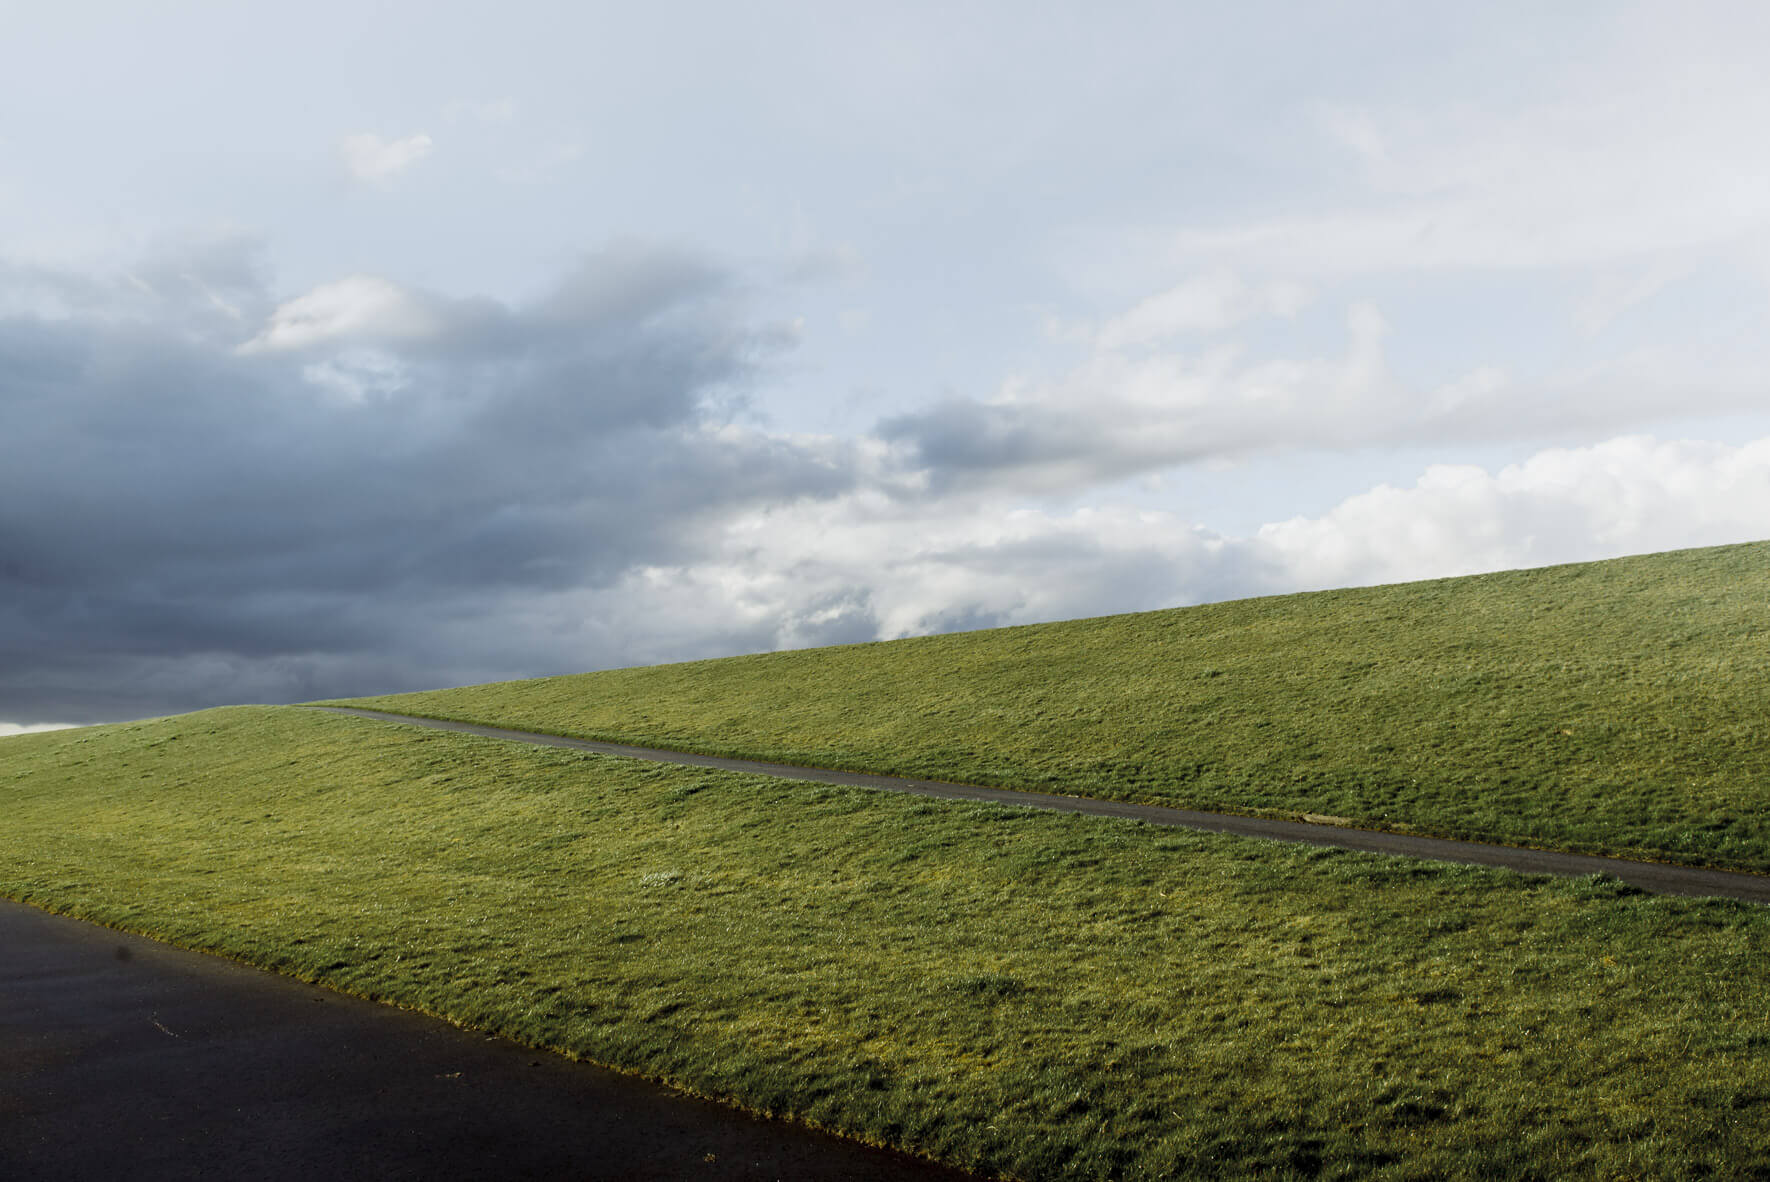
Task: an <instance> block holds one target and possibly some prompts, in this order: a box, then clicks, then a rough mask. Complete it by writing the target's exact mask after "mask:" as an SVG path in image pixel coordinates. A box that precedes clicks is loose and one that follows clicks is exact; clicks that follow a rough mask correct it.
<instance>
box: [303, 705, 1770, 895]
mask: <svg viewBox="0 0 1770 1182" xmlns="http://www.w3.org/2000/svg"><path fill="white" fill-rule="evenodd" d="M313 709H318V710H329V711H331V712H332V713H334V714H351V715H356V716H358V717H362V718H373V719H378V720H381V721H386V722H399V723H406V724H408V725H411V726H423V727H430V728H432V729H435V730H445V731H461V732H464V733H466V734H470V735H485V736H487V737H489V738H493V739H509V740H511V741H513V742H519V743H534V744H538V745H541V746H546V747H569V748H573V749H576V750H579V751H597V752H601V753H602V754H604V755H622V756H626V757H628V758H630V759H647V760H652V761H654V762H658V763H678V764H688V765H691V766H694V767H712V768H723V769H725V770H727V771H735V772H756V773H760V774H761V775H765V776H781V777H783V778H786V779H791V780H811V781H814V782H816V783H820V784H846V785H851V786H854V787H859V788H879V789H883V790H885V791H889V792H913V793H916V794H918V795H921V796H934V797H939V798H941V799H944V800H980V801H988V802H990V803H993V804H1007V805H1019V806H1023V807H1027V808H1040V809H1052V810H1055V811H1057V812H1067V813H1086V814H1088V815H1090V816H1096V817H1122V818H1129V819H1131V820H1137V821H1148V822H1149V823H1151V824H1154V825H1175V826H1179V827H1181V828H1185V829H1200V830H1204V831H1206V832H1210V833H1236V834H1241V835H1242V836H1245V837H1264V838H1271V839H1274V840H1277V841H1296V842H1302V843H1304V844H1306V845H1316V846H1330V847H1335V848H1338V849H1347V850H1364V851H1366V852H1368V853H1375V854H1394V855H1399V856H1402V857H1408V858H1426V859H1430V860H1433V861H1439V862H1463V863H1468V864H1471V865H1476V866H1497V867H1501V868H1502V869H1506V870H1517V871H1521V872H1523V873H1526V874H1560V875H1569V876H1573V877H1579V876H1582V875H1587V874H1609V875H1614V876H1615V877H1617V878H1620V879H1622V880H1623V881H1624V882H1626V883H1629V884H1630V885H1632V886H1636V887H1639V888H1641V889H1642V890H1644V891H1651V892H1653V893H1655V894H1661V895H1695V896H1704V897H1715V898H1727V899H1743V900H1745V901H1747V902H1750V903H1759V904H1770V875H1761V874H1744V873H1739V872H1736V871H1729V870H1704V869H1699V868H1697V867H1691V866H1672V865H1667V864H1665V863H1661V862H1636V861H1631V860H1629V859H1626V858H1603V857H1596V856H1593V855H1589V854H1563V853H1556V852H1553V851H1550V850H1531V849H1520V848H1517V847H1514V846H1505V845H1489V844H1487V843H1485V842H1475V841H1449V840H1446V839H1444V838H1439V837H1415V836H1412V835H1409V834H1405V833H1382V832H1377V831H1374V830H1369V829H1349V828H1345V827H1343V826H1338V825H1331V824H1311V823H1309V822H1307V821H1280V820H1271V819H1267V818H1263V817H1238V816H1234V815H1231V814H1227V813H1205V812H1197V811H1194V810H1192V809H1172V808H1163V807H1161V806H1159V805H1148V804H1127V803H1124V802H1122V801H1116V800H1096V799H1092V798H1089V797H1083V796H1058V795H1056V794H1053V793H1048V792H1018V791H1015V790H1013V789H1008V788H980V787H977V786H975V785H969V784H948V783H944V782H942V781H939V780H916V779H908V778H905V777H901V776H875V775H869V774H866V773H862V772H839V771H829V770H826V769H822V768H805V767H794V766H792V765H790V764H784V763H763V762H760V761H758V760H753V759H727V758H723V757H721V756H714V755H693V754H688V753H685V752H680V751H660V750H657V749H655V748H651V747H629V746H625V745H623V744H620V743H598V742H593V741H591V740H589V739H568V738H564V737H561V736H559V735H542V734H535V733H534V732H531V731H517V730H508V729H506V728H504V727H496V726H481V725H479V724H477V723H470V722H445V721H441V720H438V719H433V718H413V717H410V716H408V715H404V714H389V713H387V712H386V711H382V710H363V709H359V708H357V707H354V706H318V707H313Z"/></svg>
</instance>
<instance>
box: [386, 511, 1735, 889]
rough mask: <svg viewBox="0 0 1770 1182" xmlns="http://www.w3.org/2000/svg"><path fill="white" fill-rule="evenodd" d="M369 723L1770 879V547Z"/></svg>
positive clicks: (629, 677) (436, 705)
mask: <svg viewBox="0 0 1770 1182" xmlns="http://www.w3.org/2000/svg"><path fill="white" fill-rule="evenodd" d="M356 704H359V705H367V706H376V707H379V708H382V709H386V710H394V711H403V712H406V713H413V714H424V715H430V716H434V717H441V718H454V719H467V720H473V721H480V722H491V723H498V724H503V725H508V726H515V727H523V728H529V729H535V730H544V731H550V732H554V733H559V734H570V735H579V736H584V737H589V738H599V739H611V740H621V741H626V742H632V743H640V744H649V745H655V746H661V747H670V748H676V749H680V750H692V751H702V752H710V753H715V754H727V755H743V756H752V757H758V758H764V759H771V760H777V761H782V762H789V763H800V764H808V765H818V766H827V767H839V768H847V769H852V770H866V771H876V772H896V773H903V774H908V775H915V776H923V777H930V778H940V779H948V780H958V781H966V782H972V783H979V784H992V785H1001V786H1009V787H1017V788H1033V789H1043V790H1047V791H1053V792H1064V793H1073V794H1079V795H1092V796H1105V797H1114V798H1119V799H1126V800H1140V801H1149V802H1155V803H1161V804H1172V805H1182V806H1187V807H1192V808H1204V809H1216V810H1222V811H1231V812H1248V813H1266V814H1279V815H1293V816H1294V815H1299V814H1326V815H1330V816H1335V817H1343V818H1347V819H1349V820H1350V821H1352V822H1353V823H1355V824H1358V825H1363V826H1367V827H1372V828H1392V829H1404V830H1414V831H1419V832H1427V833H1435V834H1441V835H1445V836H1454V837H1467V838H1477V839H1486V840H1494V841H1503V842H1512V843H1518V844H1528V845H1539V846H1546V847H1554V848H1563V849H1572V850H1583V851H1589V852H1600V853H1619V854H1626V855H1632V856H1637V857H1646V858H1651V859H1661V860H1668V861H1679V862H1688V863H1695V864H1711V865H1722V866H1730V867H1737V868H1743V869H1752V870H1759V871H1770V722H1767V721H1766V720H1767V719H1770V543H1754V544H1750V545H1741V546H1725V547H1719V548H1714V549H1704V550H1687V551H1679V552H1674V553H1668V554H1656V555H1650V556H1646V557H1638V558H1626V559H1619V560H1616V561H1611V562H1597V563H1585V564H1580V565H1573V566H1560V567H1551V568H1547V569H1541V570H1526V571H1512V572H1507V573H1503V574H1492V575H1479V576H1475V577H1471V578H1459V579H1440V580H1435V581H1431V582H1424V583H1409V584H1402V585H1396V586H1388V587H1375V588H1367V589H1358V590H1346V591H1330V592H1322V593H1316V594H1306V595H1288V596H1279V597H1273V598H1265V599H1251V600H1244V601H1240V602H1234V603H1220V604H1211V605H1207V606H1202V607H1191V608H1183V609H1178V610H1172V611H1159V612H1148V613H1142V614H1138V615H1127V616H1111V617H1105V618H1101V619H1092V620H1077V621H1072V622H1067V623H1060V624H1043V625H1036V626H1032V627H1022V628H1005V629H998V630H993V631H987V632H972V633H965V634H959V635H949V636H933V637H925V638H919V639H910V640H898V641H890V642H885V643H878V644H866V645H852V646H843V647H838V648H826V649H814V650H807V651H800V652H786V653H771V654H766V655H760V656H748V657H735V658H731V659H727V660H717V661H699V662H694V663H690V664H681V665H668V666H658V667H652V668H642V669H623V670H617V671H612V672H604V673H592V674H585V675H581V676H572V677H556V678H548V679H544V680H537V681H522V682H509V683H504V684H499V685H487V686H475V687H470V688H466V689H454V690H442V691H436V692H430V693H418V694H405V695H397V696H389V697H379V698H363V699H357V700H356Z"/></svg>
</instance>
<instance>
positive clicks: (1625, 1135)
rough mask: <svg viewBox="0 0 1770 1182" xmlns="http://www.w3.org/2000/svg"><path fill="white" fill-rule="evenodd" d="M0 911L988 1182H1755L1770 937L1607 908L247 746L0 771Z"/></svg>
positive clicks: (1246, 851) (1080, 830) (1768, 1043)
mask: <svg viewBox="0 0 1770 1182" xmlns="http://www.w3.org/2000/svg"><path fill="white" fill-rule="evenodd" d="M1241 610H1246V609H1241ZM1030 635H1031V637H1033V638H1036V637H1037V636H1038V635H1040V634H1039V633H1037V632H1035V633H1032V634H1030ZM874 651H879V652H886V653H889V652H891V651H893V649H892V648H891V647H889V646H888V647H885V648H882V649H880V650H874ZM900 651H901V650H900ZM911 651H914V647H913V646H911ZM0 893H4V894H6V895H9V896H11V897H14V898H21V899H26V900H29V901H32V902H35V903H38V904H40V905H43V906H47V907H50V908H52V909H56V910H61V911H66V912H69V913H72V914H76V915H82V916H86V917H90V918H93V919H97V920H100V921H102V922H105V923H110V924H114V925H118V926H122V927H128V928H132V929H134V930H138V931H144V932H147V933H149V934H152V935H157V936H161V937H163V938H168V939H171V940H174V941H176V942H178V943H182V944H185V945H188V946H192V947H197V948H203V949H209V950H213V951H217V952H222V953H225V954H227V955H230V956H235V957H238V958H241V959H244V960H247V961H251V962H253V963H257V964H260V965H264V966H266V967H269V968H273V969H277V970H280V971H282V972H285V973H291V974H294V975H297V976H300V977H303V978H305V979H309V980H315V981H322V982H325V983H327V984H330V985H333V986H336V987H340V988H343V989H347V990H350V991H353V992H356V993H359V994H363V995H366V996H370V997H377V998H383V999H387V1000H390V1001H394V1002H397V1003H399V1004H402V1005H406V1006H411V1007H417V1008H421V1009H425V1010H428V1011H430V1012H433V1013H437V1014H442V1015H446V1016H449V1017H451V1018H453V1019H455V1020H457V1021H459V1022H463V1023H467V1024H471V1025H474V1026H478V1027H482V1028H485V1029H488V1030H495V1031H499V1032H502V1033H504V1034H507V1035H510V1036H513V1037H515V1038H518V1039H521V1040H525V1041H528V1042H531V1043H535V1044H539V1045H545V1046H550V1047H555V1048H559V1049H561V1050H564V1051H566V1052H569V1053H571V1054H575V1055H580V1056H585V1057H588V1058H591V1059H595V1060H599V1061H602V1062H605V1063H609V1064H613V1065H616V1066H619V1067H622V1068H625V1069H627V1070H631V1071H637V1072H644V1073H646V1074H648V1075H653V1076H658V1077H661V1078H665V1079H668V1080H672V1081H675V1082H677V1083H679V1084H682V1085H685V1086H687V1087H690V1088H692V1089H694V1090H696V1091H699V1092H702V1093H706V1094H711V1095H715V1096H722V1097H727V1098H730V1099H734V1100H736V1101H737V1102H739V1103H742V1104H744V1105H747V1106H749V1107H751V1108H754V1109H758V1110H763V1111H769V1112H774V1113H778V1114H786V1115H791V1116H794V1117H796V1118H799V1119H802V1120H806V1121H811V1122H815V1123H818V1124H821V1125H825V1126H828V1127H831V1128H835V1129H839V1130H842V1131H845V1132H848V1133H850V1134H853V1135H855V1136H859V1137H863V1138H866V1139H870V1140H873V1141H877V1142H882V1143H886V1144H892V1145H898V1146H902V1147H905V1148H908V1149H911V1150H914V1151H919V1152H923V1153H927V1154H930V1155H933V1156H937V1157H940V1158H942V1159H945V1160H947V1161H951V1162H954V1163H957V1164H960V1165H966V1166H970V1167H972V1168H975V1169H979V1170H983V1171H1003V1172H1007V1173H1010V1174H1014V1175H1019V1176H1022V1177H1028V1178H1066V1177H1078V1178H1079V1177H1126V1178H1154V1177H1165V1176H1242V1175H1244V1174H1252V1173H1256V1172H1266V1173H1268V1174H1269V1176H1274V1177H1284V1176H1294V1177H1305V1176H1323V1177H1379V1178H1382V1177H1393V1178H1410V1177H1448V1176H1469V1175H1474V1174H1490V1175H1493V1176H1502V1177H1526V1176H1544V1177H1565V1176H1590V1177H1598V1176H1603V1177H1617V1176H1627V1177H1667V1178H1673V1177H1705V1176H1706V1177H1748V1176H1757V1177H1762V1176H1764V1175H1765V1173H1766V1171H1770V956H1767V955H1766V954H1767V953H1770V910H1766V909H1762V908H1753V907H1750V906H1748V905H1745V904H1739V903H1731V902H1725V901H1716V900H1711V901H1692V900H1680V899H1670V898H1654V897H1648V896H1643V895H1638V894H1633V893H1631V892H1629V891H1627V890H1626V889H1624V888H1620V887H1618V886H1616V885H1615V884H1606V883H1604V882H1602V881H1599V880H1592V881H1580V882H1570V881H1563V880H1543V879H1528V878H1524V877H1520V876H1515V875H1511V874H1506V873H1503V872H1497V871H1483V870H1477V869H1471V868H1453V867H1447V866H1440V865H1433V864H1422V863H1414V862H1408V861H1404V860H1397V859H1383V858H1378V857H1374V856H1369V855H1359V854H1352V853H1345V852H1339V851H1324V850H1307V849H1302V848H1298V847H1291V846H1284V845H1278V844H1272V843H1263V842H1257V841H1252V840H1247V839H1234V838H1221V837H1207V836H1204V835H1197V834H1187V833H1180V832H1171V831H1164V830H1160V829H1155V828H1151V827H1146V826H1142V825H1136V824H1132V823H1127V822H1118V821H1107V820H1101V819H1097V818H1085V817H1074V816H1062V815H1056V814H1048V813H1042V812H1037V811H1033V810H1009V809H1000V808H994V807H989V806H981V805H968V804H952V803H942V802H930V801H924V800H918V799H915V798H908V797H900V796H897V795H894V794H887V793H868V792H864V791H859V790H845V789H837V788H826V787H821V786H815V785H806V784H796V783H790V782H783V781H777V780H769V779H765V778H761V777H752V776H740V775H735V774H728V773H718V772H706V771H700V770H694V769H684V768H675V767H667V766H661V765H649V764H640V763H635V762H631V761H622V760H615V759H610V758H606V757H600V756H594V755H588V754H584V753H579V752H570V751H559V750H546V749H535V748H528V747H523V746H520V745H515V744H508V743H499V742H496V741H492V740H485V739H478V738H475V737H472V736H465V735H457V734H445V733H437V732H428V731H419V730H416V729H413V728H405V727H399V726H396V725H391V724H383V723H373V722H367V721H362V720H357V719H347V718H340V717H337V716H332V715H320V714H315V713H311V712H306V711H301V710H297V709H288V708H284V709H269V708H234V709H228V710H218V711H209V712H205V713H201V714H195V715H187V716H183V717H179V718H172V719H165V720H159V721H153V722H146V723H138V724H129V725H123V726H114V727H103V728H91V729H87V730H80V731H60V732H51V733H47V734H40V735H27V736H22V737H17V738H8V739H4V740H0Z"/></svg>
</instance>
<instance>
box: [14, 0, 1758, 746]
mask: <svg viewBox="0 0 1770 1182" xmlns="http://www.w3.org/2000/svg"><path fill="white" fill-rule="evenodd" d="M1107 7H1109V8H1110V11H1108V12H1105V13H1103V12H1101V11H1100V8H1101V6H1099V5H1083V4H1073V5H1041V6H1028V5H1025V4H1017V3H1015V4H1010V3H1003V4H993V3H969V4H953V3H950V2H943V3H939V4H920V3H902V2H900V3H894V4H891V5H867V6H860V5H831V4H813V3H804V4H783V3H753V4H745V5H726V4H711V3H702V4H668V3H653V4H649V5H644V6H638V5H622V6H613V5H595V4H591V5H586V4H543V3H531V2H527V0H512V2H509V3H505V4H500V5H492V6H487V5H483V4H473V5H464V4H448V3H438V2H436V0H427V2H425V3H422V4H418V3H413V4H398V3H388V4H376V5H363V4H360V3H355V2H353V3H349V4H335V3H331V2H329V0H312V2H309V3H306V4H303V5H294V6H290V5H282V6H269V5H242V4H237V3H226V4H220V3H217V4H203V3H166V4H155V5H141V4H92V3H82V2H80V0H65V2H63V3H59V4H42V3H28V4H27V3H20V2H15V0H0V28H4V30H5V31H4V34H3V35H0V416H3V417H0V734H4V733H9V732H11V731H15V730H17V729H20V728H21V727H29V726H34V725H42V724H49V723H83V722H95V721H105V720H113V719H122V718H130V717H140V716H144V715H152V714H163V713H169V712H174V711H181V710H187V709H193V708H197V707H202V706H208V705H215V704H220V703H228V702H244V701H292V700H302V699H309V698H314V697H319V696H332V695H344V694H360V693H370V692H378V691H388V690H401V689H416V688H425V687H431V686H437V685H444V684H462V683H468V682H475V681H484V680H491V679H501V678H510V677H522V676H532V675H539V674H547V673H558V672H569V671H578V670H585V669H594V668H602V667H610V666H618V665H628V664H643V663H651V662H656V661H666V660H679V659H686V658H695V657H704V656H716V655H724V654H729V653H736V652H747V651H757V650H763V649H771V648H779V647H796V646H803V645H812V644H826V643H837V642H847V641H858V640H871V639H879V638H889V637H896V636H905V635H911V634H916V633H925V632H933V631H947V630H955V629H963V628H976V627H988V626H993V625H999V624H1011V623H1023V622H1031V621H1036V620H1051V619H1062V618H1069V617H1076V616H1084V615H1097V614H1104V613H1109V612H1122V611H1134V610H1141V609H1148V608H1156V607H1166V606H1173V605H1179V604H1188V603H1196V602H1201V601H1207V600H1215V599H1224V598H1233V597H1240V596H1246V595H1257V594H1266V593H1271V592H1279V591H1292V590H1300V589H1306V588H1319V587H1330V586H1345V585H1356V584H1368V583H1375V582H1388V581H1395V580H1401V579H1411V578H1421V577H1429V576H1435V575H1445V574H1461V573H1468V572H1475V571H1482V570H1493V569H1500V568H1506V567H1517V566H1530V565H1542V564H1547V563H1554V562H1563V561H1576V560H1583V559H1591V558H1601V557H1608V556H1614V555H1620V554H1628V553H1639V552H1645V551H1652V550H1662V549H1671V548H1676V547H1683V546H1697V545H1707V544H1713V543H1719V542H1728V541H1743V540H1748V539H1756V538H1761V537H1765V536H1770V400H1767V398H1766V395H1767V394H1770V386H1767V382H1766V374H1767V367H1766V358H1767V353H1766V349H1765V342H1766V341H1767V340H1770V335H1767V332H1766V330H1767V328H1770V324H1767V319H1770V317H1767V312H1770V154H1767V153H1766V152H1765V151H1764V129H1765V128H1766V127H1770V7H1767V6H1765V5H1763V4H1761V3H1755V2H1754V3H1742V4H1704V3H1692V2H1690V0H1685V2H1683V3H1676V4H1671V3H1668V4H1623V3H1602V4H1587V3H1578V2H1574V0H1569V2H1566V3H1559V4H1554V5H1544V4H1541V3H1538V2H1535V0H1533V2H1531V3H1524V4H1510V3H1492V4H1482V5H1451V4H1419V3H1414V2H1399V0H1398V2H1393V3H1391V2H1368V3H1352V2H1348V3H1336V4H1331V5H1327V4H1313V3H1302V2H1295V3H1242V4H1234V5H1227V4H1180V3H1173V2H1172V0H1169V2H1165V3H1156V4H1148V5H1143V4H1116V5H1111V6H1107Z"/></svg>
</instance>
